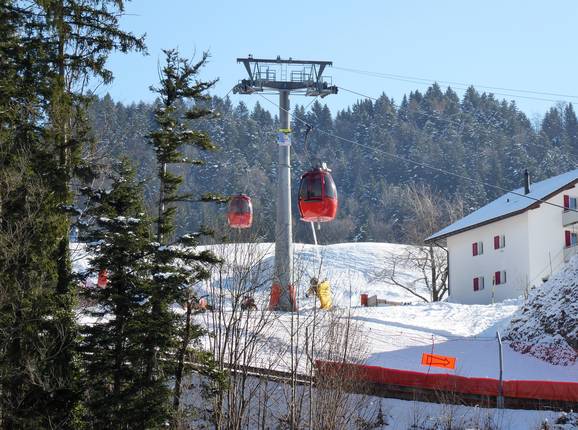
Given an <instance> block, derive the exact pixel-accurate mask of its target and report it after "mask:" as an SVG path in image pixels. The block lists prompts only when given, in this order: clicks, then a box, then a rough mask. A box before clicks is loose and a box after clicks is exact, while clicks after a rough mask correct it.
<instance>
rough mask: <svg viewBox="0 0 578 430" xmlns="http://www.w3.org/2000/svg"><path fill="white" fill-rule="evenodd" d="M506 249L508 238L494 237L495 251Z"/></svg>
mask: <svg viewBox="0 0 578 430" xmlns="http://www.w3.org/2000/svg"><path fill="white" fill-rule="evenodd" d="M505 247H506V236H504V235H503V234H502V235H499V236H494V249H502V248H505Z"/></svg>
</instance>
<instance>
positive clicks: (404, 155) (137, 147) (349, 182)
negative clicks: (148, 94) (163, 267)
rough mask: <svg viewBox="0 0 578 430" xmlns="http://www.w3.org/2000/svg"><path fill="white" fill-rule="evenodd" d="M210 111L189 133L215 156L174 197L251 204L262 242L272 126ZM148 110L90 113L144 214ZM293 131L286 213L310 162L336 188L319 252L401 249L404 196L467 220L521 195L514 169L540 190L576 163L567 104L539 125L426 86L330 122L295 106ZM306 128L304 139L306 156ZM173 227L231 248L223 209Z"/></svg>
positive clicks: (473, 97) (233, 109) (102, 148)
mask: <svg viewBox="0 0 578 430" xmlns="http://www.w3.org/2000/svg"><path fill="white" fill-rule="evenodd" d="M254 97H258V96H254ZM259 100H260V101H261V102H263V103H268V102H267V101H265V100H263V99H259ZM211 104H212V106H210V107H211V108H212V109H214V110H215V111H216V112H219V116H218V117H217V118H211V119H203V120H201V121H199V122H198V123H199V127H200V128H201V129H202V130H204V131H207V132H208V134H209V135H210V136H211V138H212V139H213V141H214V142H215V143H216V145H217V147H218V148H220V149H219V150H218V151H215V152H212V153H206V154H203V157H204V158H205V160H206V163H205V164H204V165H203V166H201V167H198V166H195V168H190V167H187V168H182V170H179V173H182V174H184V175H185V181H184V185H183V187H184V191H194V192H195V193H199V194H202V193H205V192H219V193H222V194H225V195H230V194H236V193H240V192H244V193H247V194H249V195H250V196H251V197H252V198H253V202H254V206H255V213H256V222H255V230H254V231H256V232H258V234H259V235H260V236H261V237H262V238H263V239H265V240H272V239H273V231H274V228H273V225H274V214H275V198H274V197H275V192H276V188H275V186H276V183H275V166H276V162H277V151H276V148H275V133H276V129H277V128H278V119H277V117H276V116H272V115H271V113H270V112H269V110H267V109H264V108H263V106H262V105H261V104H260V103H259V102H257V103H256V104H255V106H254V108H253V109H252V110H250V109H248V108H247V106H246V105H245V104H244V103H242V102H240V103H238V104H237V105H234V104H233V103H232V102H231V101H230V99H228V98H225V99H222V98H219V97H216V96H215V97H213V98H212V100H211ZM271 107H272V110H273V111H274V110H276V107H275V106H271ZM306 107H307V108H306ZM154 108H155V104H154V103H150V104H149V103H138V104H130V105H124V104H122V103H115V102H114V100H112V99H111V97H110V96H108V95H107V96H105V97H103V98H100V99H97V100H95V101H94V103H93V104H92V106H91V108H90V112H89V113H90V117H91V120H92V125H93V130H94V133H95V134H96V136H95V137H96V141H97V142H99V144H98V151H99V153H100V154H102V155H107V156H110V157H111V158H117V157H119V156H120V155H121V154H127V155H128V156H129V157H130V159H131V160H133V161H134V162H135V163H136V165H137V170H138V175H139V177H140V178H141V179H142V180H144V181H145V189H146V191H145V194H146V195H147V196H148V197H149V198H148V203H149V204H152V202H151V201H150V196H151V195H153V194H154V190H155V187H157V183H156V182H155V180H154V178H155V177H156V172H155V162H154V153H153V151H152V149H151V148H150V146H148V145H146V142H145V141H146V134H147V133H148V130H150V129H151V127H154V124H153V110H154ZM291 122H292V128H293V136H292V141H293V148H292V149H293V152H292V156H293V158H292V164H293V170H292V173H293V193H294V197H293V201H294V202H295V200H296V196H297V187H298V183H299V178H300V175H301V174H303V173H304V172H305V171H306V170H307V169H308V168H310V166H311V165H312V163H313V162H314V161H315V160H322V161H325V162H327V163H328V165H329V167H330V168H331V169H332V171H333V176H334V178H335V181H336V183H337V187H338V192H339V197H340V209H339V213H338V218H337V219H336V220H335V221H334V222H332V223H327V224H325V225H323V226H322V227H321V231H320V239H321V241H322V243H332V242H341V241H387V242H408V241H410V238H408V237H407V234H406V232H407V228H406V224H407V223H411V222H412V218H411V213H410V209H409V205H408V204H407V202H406V201H405V199H407V193H405V190H406V189H407V187H408V186H410V185H414V186H415V185H419V186H422V187H423V188H425V189H427V190H429V191H430V192H431V193H432V195H434V196H435V197H436V198H437V199H438V200H444V201H445V202H450V204H451V202H454V201H455V202H456V204H461V205H463V207H464V211H465V212H466V213H467V212H469V211H471V210H473V209H475V208H477V207H480V206H481V205H483V204H485V203H487V202H488V201H489V200H491V199H493V198H495V197H497V196H498V195H500V194H502V193H503V190H510V189H515V188H518V187H520V186H521V185H522V180H523V171H524V169H526V168H527V169H528V171H529V172H530V174H531V177H532V179H533V180H540V179H543V178H546V177H549V176H551V175H555V174H559V173H562V172H564V171H567V170H571V169H573V168H575V163H574V160H575V159H576V156H577V155H578V120H577V118H576V113H575V111H574V108H573V106H572V104H559V105H557V106H555V107H552V108H551V109H550V110H549V111H548V112H546V113H545V115H544V117H543V119H542V121H541V123H533V122H532V121H531V120H530V119H529V118H528V117H527V116H526V115H525V114H524V113H523V112H521V111H520V110H519V109H518V108H517V106H516V104H515V103H514V102H511V101H506V100H499V99H497V98H496V97H495V96H494V95H493V94H489V93H480V92H478V91H477V90H476V89H475V88H473V87H470V88H469V89H468V90H467V91H466V92H465V94H464V95H463V97H462V98H461V99H460V97H459V96H458V95H457V93H456V92H455V91H453V90H452V89H451V88H447V89H445V90H443V89H442V88H440V86H439V85H437V84H434V85H432V86H431V87H429V88H428V89H427V90H426V91H425V92H423V93H422V92H420V91H415V92H412V93H410V94H409V95H408V96H406V97H404V98H403V100H402V101H401V103H399V104H395V103H394V101H393V100H392V99H390V98H389V97H387V95H386V94H382V95H381V96H380V97H379V98H377V99H375V100H369V99H366V100H360V101H358V102H357V103H355V104H354V105H353V106H351V107H349V108H347V109H345V110H342V111H339V112H336V113H333V112H331V111H330V110H329V108H328V107H327V106H326V105H324V104H322V103H320V102H319V101H318V100H314V101H313V103H310V104H309V106H306V105H296V106H295V108H294V109H293V111H292V121H291ZM306 124H310V125H311V126H312V127H313V130H312V132H311V133H310V135H309V138H308V139H307V144H306V146H305V145H304V137H305V128H306ZM193 155H194V154H193ZM407 159H410V160H413V161H414V162H415V163H410V162H406V161H404V160H407ZM424 165H427V166H424ZM428 166H432V167H434V168H435V169H432V168H430V167H428ZM178 169H179V168H177V170H178ZM442 170H445V171H449V172H453V173H455V175H449V174H447V173H444V172H442ZM293 213H294V218H296V219H295V221H294V224H295V227H294V229H295V230H294V231H295V237H296V240H297V241H302V242H310V241H311V237H310V231H309V228H308V226H307V225H305V224H304V223H302V222H300V221H299V220H298V219H297V216H298V211H297V207H296V204H295V203H294V212H293ZM177 219H178V231H180V232H185V231H190V230H194V229H197V228H198V227H199V226H200V225H206V226H208V227H211V228H212V229H213V230H215V231H217V232H218V233H222V234H223V235H229V236H231V235H232V236H233V239H234V238H235V235H234V234H232V233H231V232H227V230H226V217H225V208H224V207H223V206H218V205H214V206H207V205H203V206H202V207H201V206H200V205H197V204H195V203H194V202H188V203H186V204H182V205H181V206H180V208H179V212H178V217H177ZM427 233H429V232H424V234H427Z"/></svg>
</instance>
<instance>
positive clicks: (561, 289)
mask: <svg viewBox="0 0 578 430" xmlns="http://www.w3.org/2000/svg"><path fill="white" fill-rule="evenodd" d="M507 338H508V339H509V340H510V341H511V343H512V345H513V347H514V348H515V349H516V350H517V351H520V352H523V353H528V354H530V355H533V356H535V357H538V358H540V359H543V360H546V361H549V362H551V363H554V364H562V365H572V364H574V363H575V362H576V359H577V358H578V353H577V351H578V256H575V257H573V258H572V259H571V260H570V262H569V263H568V264H566V266H565V267H564V268H563V269H562V270H561V271H560V272H558V273H557V274H555V275H554V276H552V277H551V278H550V279H549V280H548V281H547V282H546V283H544V285H542V286H541V288H536V289H534V290H533V291H532V293H531V295H530V297H529V300H528V302H527V303H526V304H525V305H524V306H523V307H522V308H521V309H520V310H519V311H518V312H517V313H516V314H515V316H514V318H513V319H512V324H511V326H510V327H509V330H508V333H507Z"/></svg>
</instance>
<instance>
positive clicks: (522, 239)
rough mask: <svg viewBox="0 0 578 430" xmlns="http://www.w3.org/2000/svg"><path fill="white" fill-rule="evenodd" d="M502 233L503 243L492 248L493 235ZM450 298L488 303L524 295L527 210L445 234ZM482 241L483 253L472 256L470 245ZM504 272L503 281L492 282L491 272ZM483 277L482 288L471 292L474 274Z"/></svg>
mask: <svg viewBox="0 0 578 430" xmlns="http://www.w3.org/2000/svg"><path fill="white" fill-rule="evenodd" d="M499 235H504V236H505V242H506V246H505V247H504V248H501V249H494V236H499ZM447 241H448V250H449V281H450V295H449V300H450V301H451V302H455V303H464V304H487V303H492V302H499V301H502V300H505V299H507V298H512V297H518V296H519V295H520V294H523V292H524V290H525V288H526V285H527V280H528V272H529V252H528V212H524V213H522V214H519V215H516V216H513V217H509V218H506V219H503V220H501V221H496V222H493V223H490V224H487V225H484V226H481V227H478V228H475V229H472V230H468V231H465V232H463V233H459V234H456V235H453V236H450V237H448V239H447ZM480 241H481V242H483V244H484V245H483V246H484V252H483V254H482V255H477V256H473V255H472V244H473V243H474V242H480ZM502 270H505V271H506V283H505V284H501V285H492V280H493V276H494V273H495V272H497V271H502ZM478 276H483V277H484V289H483V290H480V291H474V287H473V280H474V278H475V277H478Z"/></svg>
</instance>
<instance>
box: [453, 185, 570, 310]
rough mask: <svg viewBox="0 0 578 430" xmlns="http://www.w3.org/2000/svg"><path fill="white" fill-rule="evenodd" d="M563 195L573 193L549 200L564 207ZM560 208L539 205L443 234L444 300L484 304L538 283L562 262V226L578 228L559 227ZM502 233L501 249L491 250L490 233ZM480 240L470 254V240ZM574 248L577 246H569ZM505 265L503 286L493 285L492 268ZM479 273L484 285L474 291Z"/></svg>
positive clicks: (563, 243)
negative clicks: (446, 260) (446, 253)
mask: <svg viewBox="0 0 578 430" xmlns="http://www.w3.org/2000/svg"><path fill="white" fill-rule="evenodd" d="M564 195H569V196H570V197H575V198H578V188H576V187H575V186H574V187H571V189H569V190H564V191H561V192H559V193H558V194H556V195H555V196H553V197H551V198H550V199H548V200H547V201H548V202H551V203H554V204H556V205H559V206H564ZM563 213H564V211H563V209H562V208H561V207H556V206H552V205H548V204H545V203H542V204H540V205H539V206H538V207H537V208H535V209H529V210H527V211H525V212H523V213H521V214H519V215H515V216H512V217H509V218H506V219H503V220H501V221H496V222H493V223H490V224H487V225H484V226H481V227H478V228H474V229H472V230H468V231H465V232H463V233H459V234H456V235H452V236H449V237H448V238H447V245H448V251H449V281H450V295H449V300H450V301H452V302H456V303H464V304H487V303H492V302H498V301H502V300H505V299H508V298H516V297H518V296H520V295H522V294H525V293H527V291H528V290H529V289H530V288H533V287H538V286H540V285H541V284H542V283H543V282H544V280H546V279H548V278H549V276H551V274H552V273H556V272H557V271H558V270H560V269H561V267H562V266H563V264H564V262H565V259H564V256H565V253H566V255H567V254H568V249H566V251H565V230H570V231H572V232H578V224H574V225H571V226H567V227H564V225H563ZM502 234H503V235H505V239H506V246H505V248H502V249H498V250H495V249H494V240H493V238H494V236H497V235H502ZM479 241H481V242H483V244H484V252H483V254H482V255H478V256H473V255H472V244H473V243H474V242H479ZM574 248H576V250H578V247H574ZM500 270H505V271H506V276H507V280H506V283H505V284H503V285H495V286H494V285H492V279H493V275H494V273H495V272H496V271H500ZM477 276H483V277H484V289H483V290H480V291H474V289H473V279H474V278H475V277H477Z"/></svg>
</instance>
